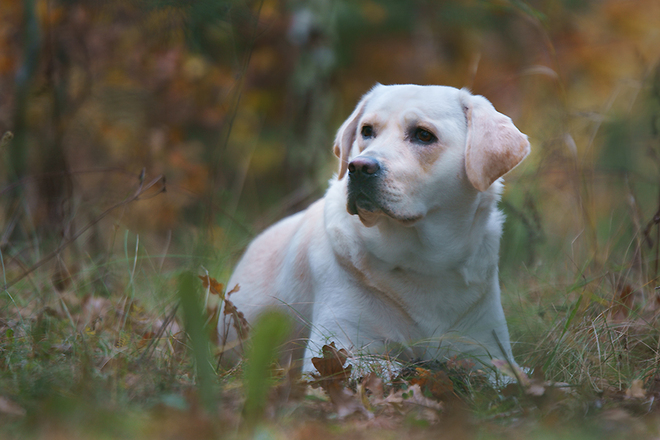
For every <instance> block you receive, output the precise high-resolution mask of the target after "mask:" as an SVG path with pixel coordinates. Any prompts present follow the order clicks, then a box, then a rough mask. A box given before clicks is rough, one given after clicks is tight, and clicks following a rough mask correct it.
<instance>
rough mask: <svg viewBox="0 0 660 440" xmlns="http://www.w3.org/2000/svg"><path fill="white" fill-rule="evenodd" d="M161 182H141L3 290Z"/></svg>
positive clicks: (158, 179)
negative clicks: (127, 194) (113, 212)
mask: <svg viewBox="0 0 660 440" xmlns="http://www.w3.org/2000/svg"><path fill="white" fill-rule="evenodd" d="M143 173H144V171H143ZM142 175H143V174H142ZM161 180H162V175H161V176H158V177H156V178H155V179H153V180H152V181H151V182H149V183H148V184H147V185H144V181H143V180H141V181H140V185H139V186H138V188H137V190H136V191H135V193H134V194H133V195H132V196H130V197H128V198H126V199H124V200H122V201H121V202H119V203H117V204H115V205H113V206H111V207H110V208H108V209H106V210H105V211H103V212H102V213H101V214H99V215H98V216H97V217H96V218H95V219H94V220H92V221H91V222H89V223H88V224H87V225H85V226H84V227H83V228H82V229H81V230H79V231H78V232H76V233H75V234H74V235H73V236H72V237H71V238H70V239H68V240H66V241H65V242H63V243H62V244H61V245H60V246H59V247H58V248H57V249H55V250H54V251H52V252H51V253H49V254H48V255H46V256H45V257H43V258H41V259H40V260H39V261H37V262H36V263H35V264H33V265H32V267H30V268H29V269H28V270H26V271H25V272H23V273H22V274H20V275H19V276H17V277H16V278H14V279H13V280H11V281H10V282H8V283H7V284H5V285H4V286H3V287H2V290H7V289H9V288H10V287H12V286H13V285H14V284H16V283H18V282H19V281H21V280H22V279H23V278H25V277H26V276H28V275H30V274H31V273H32V272H34V271H35V270H37V269H38V268H40V267H41V266H43V265H44V264H45V263H47V262H48V261H50V260H51V259H52V258H54V257H56V256H57V255H59V254H60V252H62V251H63V250H64V249H65V248H67V247H68V246H69V245H70V244H71V243H73V242H74V241H76V240H77V239H78V237H80V236H81V235H82V234H84V233H85V232H86V231H87V230H88V229H89V228H91V227H92V226H94V225H95V224H97V223H98V222H100V221H101V220H103V219H104V218H105V217H107V216H108V214H110V213H111V212H112V211H114V210H115V209H117V208H119V207H121V206H125V205H127V204H129V203H131V202H134V201H136V200H138V199H139V198H140V196H141V195H142V194H144V193H145V192H147V191H148V190H150V189H151V188H152V187H153V186H154V185H156V184H157V183H158V182H160V181H161ZM164 190H165V186H163V187H162V188H161V190H160V192H163V191H164Z"/></svg>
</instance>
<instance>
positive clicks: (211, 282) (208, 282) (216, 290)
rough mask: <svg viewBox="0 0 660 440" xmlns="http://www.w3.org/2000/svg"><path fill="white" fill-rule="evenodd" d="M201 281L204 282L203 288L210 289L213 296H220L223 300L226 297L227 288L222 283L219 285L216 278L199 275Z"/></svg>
mask: <svg viewBox="0 0 660 440" xmlns="http://www.w3.org/2000/svg"><path fill="white" fill-rule="evenodd" d="M197 276H198V277H199V279H200V280H202V286H204V288H205V289H209V292H210V293H211V294H212V295H219V296H220V297H221V298H224V297H225V294H224V292H225V286H224V284H222V283H219V282H218V281H217V280H216V279H215V278H211V277H210V276H208V275H204V276H201V275H197Z"/></svg>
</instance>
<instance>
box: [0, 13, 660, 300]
mask: <svg viewBox="0 0 660 440" xmlns="http://www.w3.org/2000/svg"><path fill="white" fill-rule="evenodd" d="M659 59H660V4H659V3H658V2H657V1H656V0H636V1H623V0H603V1H582V0H564V1H556V0H553V1H546V0H534V1H527V2H525V1H521V0H493V1H483V0H470V1H430V0H414V1H406V2H401V1H395V0H351V1H348V0H308V1H296V0H261V1H247V0H199V1H196V2H187V1H180V0H138V1H121V0H110V1H95V2H85V1H75V0H60V1H55V0H3V3H2V8H0V133H6V135H5V138H4V140H3V142H2V147H0V148H1V150H0V155H1V157H2V164H3V166H2V167H1V168H0V182H2V188H1V189H0V190H1V193H0V197H1V199H0V200H1V203H0V205H1V209H0V225H2V227H1V229H0V233H1V242H0V248H1V249H2V252H3V256H4V260H3V264H4V269H5V270H4V276H5V279H6V280H7V281H11V279H12V277H18V276H21V275H20V274H24V273H25V272H26V271H27V270H28V269H30V268H31V267H32V268H35V266H33V264H34V262H35V261H41V260H40V258H43V257H44V256H49V255H50V256H52V257H53V258H50V259H49V261H47V263H48V265H45V266H46V267H48V268H51V269H49V270H52V271H54V275H53V280H54V281H55V283H57V282H60V281H62V280H63V279H66V280H68V281H69V282H70V281H71V280H72V279H73V280H75V274H76V271H77V270H79V269H80V266H81V265H82V264H83V262H84V261H90V262H93V263H94V264H102V262H103V261H104V259H106V260H107V259H108V258H110V257H109V256H110V255H114V253H115V252H119V253H121V252H122V247H123V248H124V251H125V249H126V247H127V242H126V239H125V240H124V242H123V243H122V240H121V237H122V235H124V237H125V238H126V237H127V235H126V234H127V232H126V231H128V233H130V234H132V235H131V236H135V237H137V238H136V240H138V241H139V245H140V246H143V247H144V248H145V249H147V251H146V252H147V253H151V254H152V255H156V256H159V261H160V262H159V264H160V269H162V268H163V265H165V267H170V268H176V267H177V265H180V264H181V260H180V259H177V258H176V257H177V256H183V258H186V256H190V255H192V254H195V253H199V252H200V249H202V248H200V247H199V246H196V245H195V243H200V242H202V243H203V244H204V245H205V249H206V250H207V251H209V250H210V251H211V253H210V254H206V255H207V256H208V255H211V256H212V258H210V259H208V260H207V263H208V264H207V265H208V267H210V268H211V269H212V271H213V272H214V273H215V274H217V276H218V278H219V279H225V278H226V276H227V275H228V273H229V271H230V270H231V266H232V264H233V262H234V261H235V260H236V258H237V257H238V255H239V254H240V252H241V251H242V249H243V247H244V246H245V244H246V243H247V242H248V241H249V240H250V239H251V238H252V237H253V236H254V234H255V233H257V232H258V231H260V230H262V229H263V228H264V227H265V226H267V225H268V224H270V223H272V222H273V221H275V220H277V219H279V218H281V217H283V216H285V215H287V214H290V213H292V212H295V211H297V210H299V209H302V208H304V207H305V206H306V205H307V204H308V203H310V202H311V201H312V200H314V199H316V198H318V197H319V196H321V195H322V194H323V191H324V189H325V188H326V186H327V180H328V179H329V178H331V177H332V174H333V173H334V172H335V169H336V160H335V159H334V158H333V157H332V154H331V144H332V140H333V137H334V132H335V130H336V128H337V127H338V126H339V125H340V123H341V122H342V120H343V119H344V118H345V117H346V116H347V115H348V114H349V113H350V112H351V110H352V108H353V106H354V105H355V104H356V102H357V101H358V100H359V98H360V96H361V95H362V94H363V93H365V92H366V91H367V90H369V88H370V87H372V86H373V85H374V84H375V83H376V82H380V83H384V84H391V83H419V84H444V85H451V86H455V87H468V88H469V89H470V90H472V91H473V92H474V93H477V94H482V95H484V96H486V97H487V98H488V99H489V100H491V102H493V104H494V105H495V107H496V108H497V109H498V110H499V111H501V112H503V113H505V114H507V115H509V116H511V117H512V119H513V120H514V121H515V123H516V125H517V126H518V127H519V128H520V129H521V131H523V132H524V133H526V134H528V135H529V137H530V139H531V143H532V151H533V152H532V155H531V156H530V157H529V158H528V159H527V160H526V161H525V162H524V164H523V165H522V166H520V167H519V168H517V169H516V170H515V171H514V172H513V173H512V174H511V175H510V176H508V177H507V182H508V188H507V191H506V193H505V196H504V200H503V204H502V206H503V209H504V210H505V212H506V213H507V216H508V223H507V227H506V231H505V237H504V240H503V249H502V271H503V274H504V275H505V276H504V277H503V284H504V287H505V291H506V290H507V285H512V286H513V285H514V284H515V283H516V282H517V280H518V279H519V278H520V277H526V278H525V279H526V280H527V281H528V283H526V284H524V286H525V287H524V290H525V293H528V292H531V293H530V295H531V296H532V297H533V295H534V292H535V289H536V287H534V286H537V285H548V284H550V285H554V284H555V283H557V284H561V283H568V284H570V283H572V282H573V281H574V280H575V276H576V274H578V276H581V275H582V274H583V271H584V270H585V267H588V268H590V270H592V269H593V268H595V269H596V272H598V273H600V274H603V273H605V274H607V276H604V279H605V278H606V281H603V282H607V283H610V285H611V286H612V287H613V290H612V291H616V286H617V285H620V284H621V282H622V281H621V280H622V279H625V282H626V283H632V284H633V285H634V287H635V289H638V290H639V291H642V290H643V289H647V290H648V288H649V286H650V287H653V286H654V284H653V286H651V284H652V283H653V282H654V281H655V278H656V277H657V271H658V269H657V265H658V264H657V259H658V257H657V241H658V240H657V237H656V235H655V234H656V233H655V231H656V230H657V228H656V225H657V223H658V219H659V218H660V217H659V216H658V215H655V217H654V213H656V211H657V209H658V192H659V189H660V188H659V186H658V183H659V182H660V174H659V173H658V171H659V170H658V166H660V159H659V157H660V156H659V154H660V151H659V148H660V145H659V141H660V73H659V72H660V70H659V69H658V60H659ZM12 135H13V138H11V136H12ZM10 138H11V139H10ZM149 182H151V183H152V184H153V186H151V187H150V189H148V190H146V189H145V186H144V185H146V184H147V183H149ZM141 185H142V186H141ZM135 191H142V192H141V193H140V196H139V197H135V196H134V194H135ZM132 195H133V196H132ZM106 210H108V211H106ZM654 228H656V229H654ZM83 233H84V234H83ZM137 247H138V244H136V249H137ZM165 255H168V256H170V257H171V258H165ZM127 258H128V254H127ZM85 264H86V263H85ZM539 267H543V271H542V272H538V268H539ZM99 273H100V274H101V275H99V276H102V274H103V272H102V271H101V272H99ZM541 273H542V275H540V274H541ZM95 276H97V275H95ZM508 280H511V281H508ZM51 281H52V280H51ZM45 282H48V281H45ZM530 283H531V284H530ZM650 283H651V284H650ZM514 287H515V286H513V287H511V289H514ZM511 289H510V290H511ZM640 289H642V290H640ZM651 290H652V289H651ZM654 298H655V296H654V294H652V293H650V294H648V295H647V296H646V300H649V301H650V302H653V301H655V300H654Z"/></svg>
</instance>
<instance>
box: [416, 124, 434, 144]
mask: <svg viewBox="0 0 660 440" xmlns="http://www.w3.org/2000/svg"><path fill="white" fill-rule="evenodd" d="M415 139H416V140H418V141H419V142H422V143H424V144H430V143H431V142H433V141H434V140H435V136H434V135H433V133H431V132H430V131H427V130H424V129H423V128H417V129H416V130H415Z"/></svg>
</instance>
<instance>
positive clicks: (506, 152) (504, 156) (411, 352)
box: [219, 85, 530, 370]
mask: <svg viewBox="0 0 660 440" xmlns="http://www.w3.org/2000/svg"><path fill="white" fill-rule="evenodd" d="M529 150H530V147H529V142H528V141H527V137H526V136H525V135H524V134H522V133H520V131H518V129H516V127H515V126H514V125H513V123H512V122H511V119H509V118H508V117H506V116H504V115H502V114H500V113H498V112H497V111H496V110H495V109H494V108H493V106H492V105H491V104H490V102H488V101H487V100H486V99H485V98H483V97H481V96H475V95H472V94H470V93H469V92H468V91H466V90H459V89H455V88H452V87H443V86H417V85H392V86H383V85H377V86H376V87H374V88H373V89H372V90H371V91H370V92H368V93H367V94H366V95H365V96H364V97H363V98H362V100H361V101H360V102H359V104H358V105H357V107H356V109H355V111H354V112H353V113H352V114H351V115H350V116H349V118H348V119H347V120H346V122H344V124H343V125H342V126H341V128H340V129H339V132H338V133H337V138H336V142H335V145H334V152H335V154H336V155H337V156H338V157H339V160H340V166H339V174H338V175H337V176H336V178H333V179H332V180H331V181H330V187H329V189H328V191H327V193H326V195H325V197H324V198H323V199H321V200H319V201H317V202H315V203H314V204H312V205H311V206H310V207H309V208H307V209H306V210H305V211H303V212H300V213H298V214H295V215H293V216H291V217H288V218H286V219H284V220H282V221H280V222H279V223H277V224H275V225H274V226H272V227H270V228H269V229H267V230H266V231H265V232H263V233H262V234H261V235H260V236H258V237H257V238H256V239H255V240H254V242H253V243H252V244H251V245H250V246H249V248H248V249H247V252H246V253H245V255H244V256H243V259H242V260H241V261H240V263H239V264H238V267H237V268H236V270H235V272H234V274H233V276H232V277H231V279H230V281H229V284H228V285H229V286H230V287H233V286H234V285H236V284H239V285H240V291H239V292H238V293H236V294H235V295H233V296H232V297H231V300H232V301H233V302H234V304H235V305H236V307H237V309H238V310H240V311H242V312H243V313H244V314H245V316H246V318H247V320H248V322H251V323H252V322H254V321H255V319H256V318H257V317H258V315H259V314H260V313H262V312H263V311H264V310H265V309H267V308H270V307H279V308H283V309H285V310H288V311H290V312H291V313H292V315H293V316H294V317H295V321H296V322H297V326H296V329H295V334H294V335H293V336H292V340H294V342H295V341H298V342H299V345H298V348H297V349H292V350H290V352H289V353H290V354H291V355H292V359H293V360H296V361H300V360H302V362H303V364H304V369H305V370H309V369H311V368H312V365H311V362H310V358H311V357H313V356H317V355H318V353H319V351H320V349H321V347H322V346H323V345H324V344H326V343H328V342H329V341H335V342H336V344H337V346H338V347H343V348H346V349H348V350H349V351H351V350H352V351H353V353H371V354H386V353H387V354H390V355H395V356H397V357H398V358H399V359H425V360H428V359H443V358H445V359H446V358H449V357H452V356H454V355H457V354H460V355H461V356H465V357H470V358H473V359H475V360H477V361H478V362H479V363H482V364H486V365H489V364H490V362H488V359H490V358H499V359H509V360H512V359H511V347H510V343H509V335H508V330H507V325H506V320H505V318H504V312H503V310H502V305H501V302H500V287H499V281H498V269H497V263H498V252H499V242H500V235H501V233H502V223H503V220H504V218H503V215H502V213H501V212H500V211H499V210H498V209H497V206H496V205H497V202H498V200H499V198H500V193H501V191H502V182H501V179H500V177H501V176H502V175H504V174H505V173H507V172H508V171H510V170H511V169H512V168H513V167H515V166H516V165H517V164H518V163H520V161H522V160H523V159H524V158H525V156H527V154H528V153H529ZM223 331H224V327H223V326H221V325H220V326H219V332H220V337H221V340H225V341H228V342H227V343H228V344H230V343H231V341H232V339H235V338H236V335H235V333H232V334H228V335H224V334H223ZM231 331H233V330H231ZM298 365H300V364H298Z"/></svg>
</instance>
